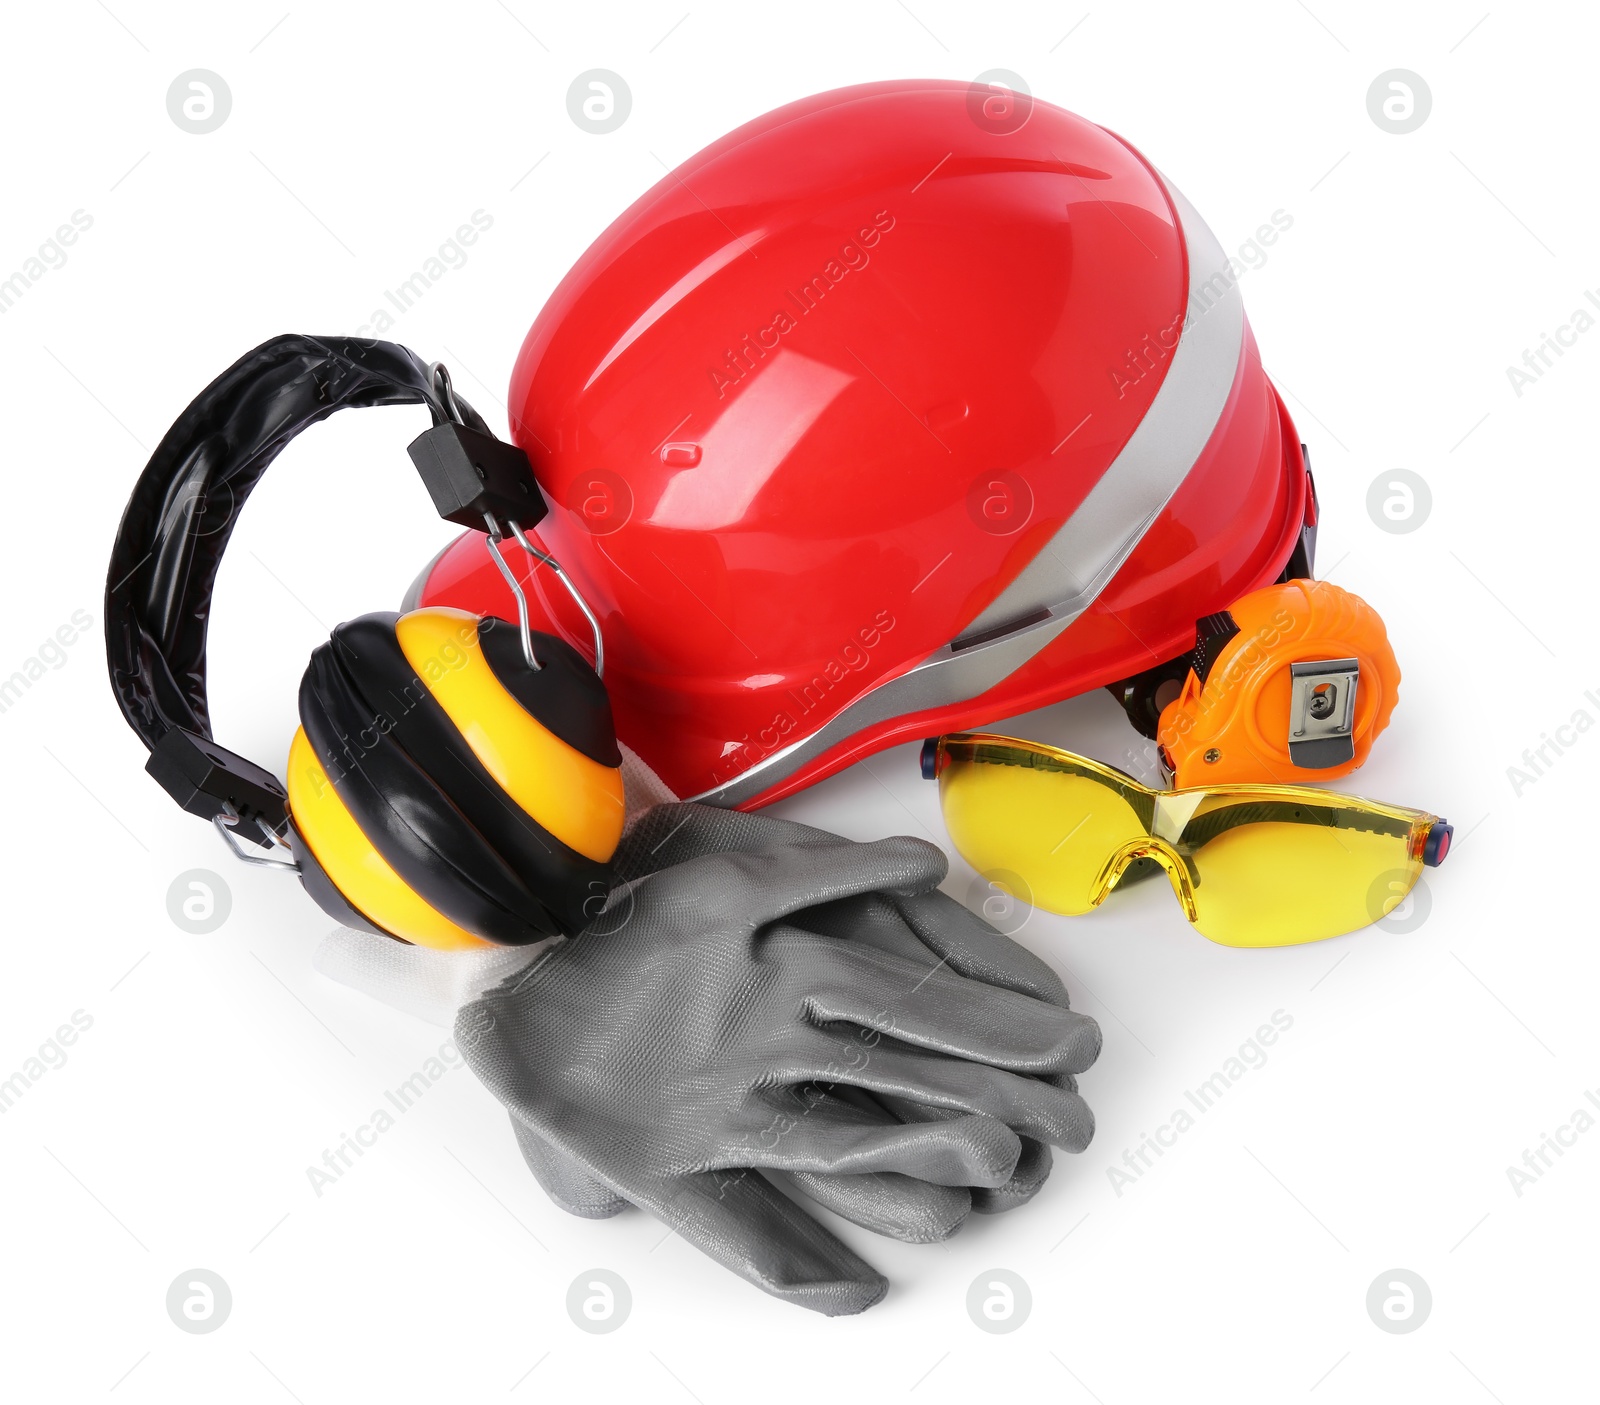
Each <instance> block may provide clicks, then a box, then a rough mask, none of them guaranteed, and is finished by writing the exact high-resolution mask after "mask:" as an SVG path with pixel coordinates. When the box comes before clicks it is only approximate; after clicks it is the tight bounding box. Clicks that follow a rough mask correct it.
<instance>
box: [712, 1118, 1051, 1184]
mask: <svg viewBox="0 0 1600 1405" xmlns="http://www.w3.org/2000/svg"><path fill="white" fill-rule="evenodd" d="M741 1123H742V1125H737V1126H735V1127H734V1128H733V1129H731V1130H732V1131H733V1132H734V1134H735V1140H733V1141H731V1142H730V1143H729V1144H728V1145H727V1146H725V1147H724V1148H723V1151H722V1153H721V1156H720V1157H718V1158H716V1160H715V1161H713V1163H712V1165H713V1167H716V1166H717V1163H718V1162H720V1165H721V1166H722V1167H727V1166H755V1167H759V1168H760V1169H762V1170H774V1171H827V1172H831V1173H833V1174H835V1175H843V1176H861V1175H867V1174H869V1173H871V1172H874V1171H898V1172H899V1173H900V1174H902V1175H907V1176H915V1177H916V1178H917V1179H918V1180H921V1181H927V1182H929V1183H930V1184H933V1185H946V1186H972V1185H980V1186H1002V1185H1004V1184H1005V1183H1006V1182H1007V1181H1008V1180H1010V1179H1011V1173H1012V1171H1013V1170H1015V1169H1016V1165H1017V1158H1018V1157H1019V1156H1020V1155H1021V1154H1022V1143H1021V1142H1020V1141H1019V1140H1018V1138H1017V1134H1016V1133H1015V1132H1013V1131H1012V1130H1011V1129H1010V1128H1009V1127H1007V1126H1006V1125H1005V1124H1004V1123H1003V1122H999V1121H997V1120H996V1119H994V1118H993V1117H987V1116H984V1115H983V1114H982V1113H981V1112H969V1113H966V1114H964V1115H958V1116H954V1117H950V1118H944V1119H939V1120H934V1121H927V1122H919V1123H912V1124H909V1125H908V1124H905V1123H900V1122H895V1121H892V1120H889V1119H888V1118H887V1116H886V1115H885V1116H883V1117H881V1118H879V1119H875V1120H874V1119H869V1118H868V1117H867V1116H866V1115H865V1114H863V1113H860V1112H858V1111H856V1110H855V1109H854V1108H847V1107H844V1106H843V1105H841V1104H838V1103H832V1104H830V1103H829V1102H828V1101H827V1100H826V1099H822V1098H818V1099H811V1100H805V1101H803V1102H802V1101H798V1100H791V1099H790V1098H787V1097H784V1096H782V1095H776V1096H768V1097H760V1098H757V1099H755V1100H754V1101H753V1102H752V1103H751V1105H750V1106H749V1107H748V1108H747V1109H746V1110H745V1112H744V1116H743V1117H742V1119H741Z"/></svg>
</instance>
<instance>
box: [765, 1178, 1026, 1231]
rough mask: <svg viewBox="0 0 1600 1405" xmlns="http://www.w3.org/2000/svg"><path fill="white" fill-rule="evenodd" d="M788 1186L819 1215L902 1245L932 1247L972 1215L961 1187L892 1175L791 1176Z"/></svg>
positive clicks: (969, 1201)
mask: <svg viewBox="0 0 1600 1405" xmlns="http://www.w3.org/2000/svg"><path fill="white" fill-rule="evenodd" d="M772 1174H773V1175H783V1174H784V1173H783V1172H773V1173H772ZM788 1180H789V1181H790V1182H791V1183H792V1184H793V1185H794V1187H795V1189H796V1190H799V1191H801V1192H802V1193H803V1194H805V1195H807V1196H809V1197H810V1198H811V1199H812V1200H815V1201H816V1202H817V1204H819V1205H821V1206H822V1207H823V1209H825V1210H832V1211H833V1213H834V1214H836V1215H838V1216H839V1217H840V1218H841V1219H845V1220H849V1221H850V1223H851V1224H855V1225H860V1226H861V1228H862V1229H870V1230H871V1231H872V1232H873V1233H874V1234H881V1235H883V1236H884V1237H885V1238H886V1239H898V1240H899V1241H900V1242H901V1243H902V1244H938V1243H940V1242H942V1241H943V1240H946V1239H948V1238H949V1237H950V1236H951V1235H952V1234H954V1233H955V1232H956V1231H957V1230H958V1229H960V1228H961V1226H962V1225H964V1224H965V1223H966V1222H967V1216H968V1215H970V1214H971V1213H972V1205H973V1197H972V1192H971V1191H970V1190H968V1189H967V1187H965V1186H959V1185H932V1184H930V1183H929V1182H927V1181H919V1180H917V1179H916V1177H914V1176H902V1175H900V1174H898V1173H897V1172H894V1171H885V1172H883V1173H881V1174H876V1175H867V1176H835V1175H830V1174H828V1173H826V1172H823V1171H791V1172H789V1173H788ZM985 1193H987V1194H998V1193H999V1192H997V1191H990V1192H985Z"/></svg>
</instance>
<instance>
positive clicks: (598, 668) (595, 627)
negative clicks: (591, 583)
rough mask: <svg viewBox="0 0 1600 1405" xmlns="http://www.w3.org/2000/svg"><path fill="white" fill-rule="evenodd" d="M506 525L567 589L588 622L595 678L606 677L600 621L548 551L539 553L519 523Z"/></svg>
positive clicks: (604, 650)
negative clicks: (592, 639)
mask: <svg viewBox="0 0 1600 1405" xmlns="http://www.w3.org/2000/svg"><path fill="white" fill-rule="evenodd" d="M508 525H509V526H510V528H511V535H512V536H514V537H515V538H516V539H517V545H518V546H520V547H521V548H522V549H523V550H524V551H525V552H527V553H528V555H529V556H531V557H533V559H534V560H535V561H537V562H538V563H539V564H540V565H541V566H548V567H549V568H550V569H551V570H552V571H554V572H555V573H556V578H557V579H558V580H560V582H561V584H562V585H564V586H565V587H566V588H567V594H568V595H570V596H571V597H572V598H573V600H574V601H576V602H577V606H578V608H579V609H580V610H582V611H583V617H584V619H586V620H588V621H589V629H590V631H591V632H592V633H593V634H594V672H595V676H596V677H597V678H604V677H605V676H606V644H605V639H604V638H603V637H602V636H601V633H600V621H599V620H598V619H597V618H596V617H595V613H594V611H593V610H592V609H590V608H589V602H588V601H587V600H585V599H584V598H583V595H582V594H581V592H580V591H579V590H578V587H577V586H576V585H575V584H574V583H573V580H572V577H571V576H569V575H568V574H567V573H566V572H565V571H563V570H562V569H561V563H560V562H559V561H557V560H556V558H555V557H553V556H552V555H550V553H549V552H548V551H540V550H539V548H538V547H536V546H535V545H534V544H533V543H532V542H531V541H529V540H528V535H527V533H526V532H524V531H523V530H522V525H521V523H519V522H512V523H509V524H508Z"/></svg>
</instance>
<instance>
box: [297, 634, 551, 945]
mask: <svg viewBox="0 0 1600 1405" xmlns="http://www.w3.org/2000/svg"><path fill="white" fill-rule="evenodd" d="M300 721H301V724H302V725H303V726H304V727H305V729H306V737H307V738H308V739H309V740H310V742H311V745H312V747H313V748H314V749H315V750H316V752H317V755H318V758H319V759H320V760H321V762H322V765H323V768H324V769H325V770H326V771H327V772H328V777H329V779H330V780H331V781H332V782H333V783H334V785H335V787H336V788H337V789H338V792H339V798H340V799H341V800H343V801H344V804H345V806H346V808H347V809H348V810H349V811H350V813H351V815H352V816H353V817H354V819H355V821H356V823H357V824H358V825H359V826H360V827H361V830H362V832H363V833H364V834H365V835H366V836H367V839H368V840H369V841H370V842H371V844H372V846H373V847H374V848H375V849H377V851H378V852H379V853H380V854H381V855H382V856H383V857H384V859H385V860H386V861H387V862H388V863H389V865H390V867H392V868H393V869H394V870H395V872H396V873H398V874H399V875H400V877H401V878H402V879H403V880H404V881H405V882H406V883H407V884H409V885H410V886H411V888H412V889H413V890H414V891H415V892H416V893H417V894H418V896H420V897H421V898H423V899H424V900H425V901H426V902H428V903H429V904H430V905H432V906H433V907H434V908H436V909H438V911H440V912H442V913H443V914H444V915H445V916H446V917H448V918H449V919H450V920H451V921H452V922H454V923H456V925H457V926H460V927H464V928H465V929H466V930H467V931H469V932H472V933H474V934H475V935H477V936H480V937H483V938H484V939H485V940H487V941H491V942H498V943H500V944H502V945H506V946H520V945H525V944H527V943H529V942H534V941H538V940H540V939H541V938H543V937H547V936H553V935H554V934H555V933H556V932H557V931H558V930H559V928H558V927H557V924H556V922H555V920H554V918H553V917H552V915H551V914H550V913H549V912H548V911H546V909H545V908H544V907H543V905H542V904H541V903H540V902H539V901H538V900H537V899H536V898H535V897H534V896H533V894H532V893H530V892H529V891H528V889H527V887H526V886H525V885H524V884H523V882H522V880H521V879H520V878H518V876H517V875H516V873H515V872H513V871H512V869H511V867H510V865H508V864H507V863H506V862H505V860H504V859H502V858H501V857H500V856H499V855H498V854H496V853H495V852H494V850H493V849H491V848H490V847H489V845H488V844H487V843H485V842H484V840H483V838H482V836H481V835H479V834H478V833H477V831H476V830H475V829H473V827H472V825H471V824H470V823H468V821H467V820H466V818H465V817H464V816H463V815H462V814H461V812H460V811H459V810H458V809H457V808H456V807H455V805H454V804H452V803H451V800H450V798H449V796H447V795H446V794H445V793H444V792H443V791H442V790H440V789H439V787H438V786H436V785H435V784H434V783H433V782H432V781H431V780H430V779H429V778H428V775H427V773H426V772H424V771H423V770H422V768H421V767H420V766H418V765H417V764H416V762H414V761H412V760H411V758H410V757H408V756H407V755H406V754H405V752H404V751H403V750H402V749H401V748H400V747H399V746H398V745H397V744H396V743H395V742H394V741H392V740H391V739H390V737H389V736H388V735H387V733H388V730H389V727H390V723H389V720H388V719H387V718H380V717H378V716H376V715H375V714H374V712H373V711H372V710H371V709H369V708H368V707H367V706H366V704H365V703H364V702H363V701H362V699H361V697H360V695H359V693H358V692H357V691H356V689H355V687H354V686H353V684H352V683H351V681H350V679H349V678H348V676H347V675H346V673H345V671H344V669H343V668H342V666H341V665H340V662H339V658H338V653H337V646H335V645H334V644H333V643H332V642H330V643H327V644H323V645H321V646H319V647H318V648H317V649H315V650H314V651H313V652H312V655H311V662H310V664H309V665H308V666H307V668H306V672H305V676H304V678H302V679H301V682H300Z"/></svg>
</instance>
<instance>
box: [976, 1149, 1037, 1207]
mask: <svg viewBox="0 0 1600 1405" xmlns="http://www.w3.org/2000/svg"><path fill="white" fill-rule="evenodd" d="M1053 1159H1054V1158H1053V1156H1052V1154H1051V1151H1050V1146H1049V1143H1048V1142H1041V1141H1036V1140H1035V1139H1034V1138H1033V1137H1023V1138H1022V1155H1021V1156H1020V1157H1018V1158H1017V1169H1016V1170H1015V1171H1013V1172H1012V1173H1011V1179H1010V1180H1009V1181H1007V1182H1006V1183H1005V1184H1004V1185H1002V1186H996V1187H995V1188H994V1189H993V1190H990V1189H989V1188H988V1187H987V1186H978V1187H975V1188H974V1189H973V1191H972V1210H973V1213H974V1214H978V1215H1001V1214H1004V1213H1005V1212H1006V1211H1007V1210H1015V1209H1016V1208H1017V1206H1019V1205H1026V1204H1027V1203H1028V1202H1029V1201H1030V1200H1032V1199H1033V1197H1034V1196H1036V1195H1037V1194H1038V1193H1039V1192H1040V1191H1041V1190H1043V1189H1044V1183H1045V1182H1046V1181H1047V1180H1049V1179H1050V1166H1051V1163H1052V1161H1053Z"/></svg>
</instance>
